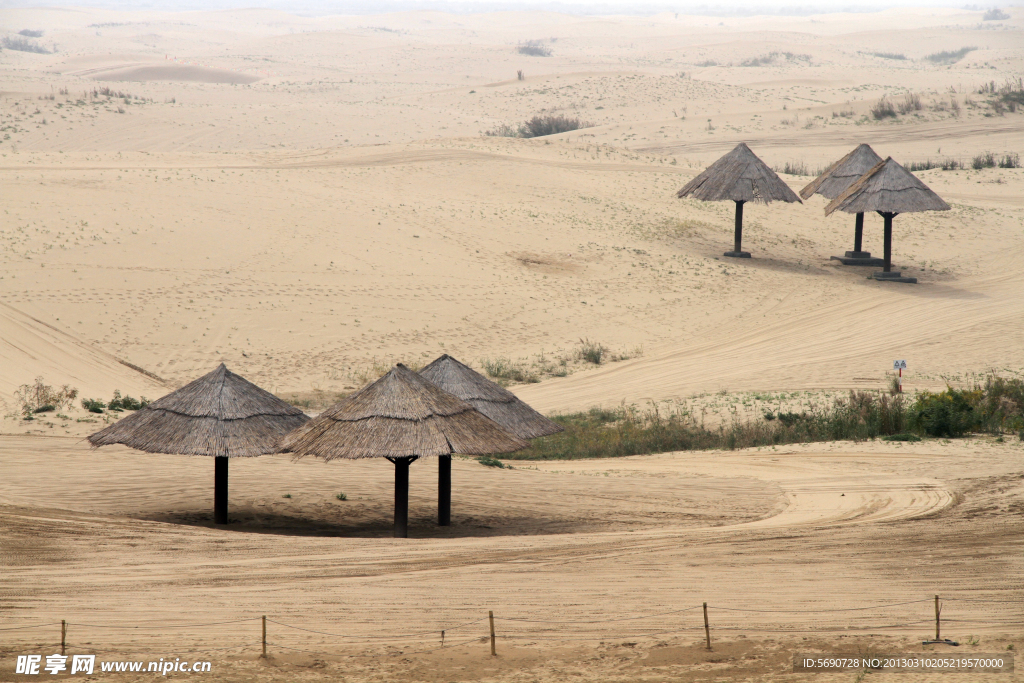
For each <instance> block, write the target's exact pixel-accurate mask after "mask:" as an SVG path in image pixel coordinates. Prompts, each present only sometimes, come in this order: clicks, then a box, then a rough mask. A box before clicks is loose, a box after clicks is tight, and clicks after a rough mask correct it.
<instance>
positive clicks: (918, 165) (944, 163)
mask: <svg viewBox="0 0 1024 683" xmlns="http://www.w3.org/2000/svg"><path fill="white" fill-rule="evenodd" d="M933 168H941V169H942V170H943V171H961V170H963V168H964V162H962V161H960V160H959V159H954V158H952V157H947V158H945V159H941V160H937V161H932V160H931V159H926V160H925V161H911V162H910V163H909V164H906V169H907V170H908V171H910V172H911V173H915V172H916V171H927V170H930V169H933Z"/></svg>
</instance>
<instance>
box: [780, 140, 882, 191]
mask: <svg viewBox="0 0 1024 683" xmlns="http://www.w3.org/2000/svg"><path fill="white" fill-rule="evenodd" d="M881 160H882V157H880V156H878V154H876V153H875V150H873V149H871V145H857V147H856V148H855V149H854V150H853V151H852V152H850V153H849V154H847V155H846V156H844V157H843V158H842V159H840V160H839V161H837V162H835V163H834V164H832V165H831V166H829V167H828V168H826V169H825V171H824V172H823V173H822V174H821V175H820V176H818V177H817V178H815V179H814V180H812V181H811V183H810V184H809V185H808V186H807V187H805V188H804V189H802V190H800V196H801V197H803V198H804V199H810V197H811V195H813V194H820V195H821V196H823V197H828V198H829V199H835V198H836V197H838V196H839V195H841V194H842V193H843V190H845V189H846V188H848V187H849V186H850V185H853V184H854V183H855V182H857V179H858V178H860V177H861V176H862V175H864V174H865V173H867V172H868V171H870V170H871V169H872V168H874V167H875V164H877V163H878V162H879V161H881Z"/></svg>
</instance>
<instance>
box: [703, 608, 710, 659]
mask: <svg viewBox="0 0 1024 683" xmlns="http://www.w3.org/2000/svg"><path fill="white" fill-rule="evenodd" d="M704 636H705V637H706V638H707V641H708V650H710V649H711V626H710V625H709V624H708V603H706V602H705V603H704Z"/></svg>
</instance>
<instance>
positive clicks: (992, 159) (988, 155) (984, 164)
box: [971, 152, 996, 171]
mask: <svg viewBox="0 0 1024 683" xmlns="http://www.w3.org/2000/svg"><path fill="white" fill-rule="evenodd" d="M995 166H996V155H995V154H993V153H992V152H982V153H981V154H979V155H977V156H976V157H974V158H973V159H971V168H973V169H974V170H976V171H977V170H980V169H983V168H995Z"/></svg>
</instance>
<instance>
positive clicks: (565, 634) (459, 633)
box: [0, 595, 1024, 657]
mask: <svg viewBox="0 0 1024 683" xmlns="http://www.w3.org/2000/svg"><path fill="white" fill-rule="evenodd" d="M947 602H948V603H964V605H965V606H966V605H967V604H970V603H986V604H998V605H1002V606H1004V607H1008V608H1011V609H1012V610H1014V611H1013V612H1012V613H1011V614H1012V615H1018V614H1020V615H1024V601H1009V600H983V599H973V598H947V599H943V600H940V598H939V596H938V595H936V596H934V598H929V599H924V600H908V601H905V602H894V603H887V604H881V605H868V606H865V607H846V608H836V609H793V610H783V609H751V608H743V607H724V606H717V605H709V604H708V603H703V604H701V605H695V606H693V607H685V608H682V609H676V610H670V611H664V612H656V613H652V614H636V615H629V616H617V617H613V618H609V619H564V620H554V619H531V618H527V617H520V616H502V615H500V614H497V615H496V614H495V613H494V612H493V611H490V612H488V614H487V616H486V617H481V618H479V619H473V620H471V621H466V622H460V623H457V624H454V625H451V626H446V627H444V628H443V629H433V630H421V631H415V632H411V633H386V634H345V633H336V632H333V631H324V630H319V629H315V628H307V627H306V626H298V625H295V624H289V623H286V622H283V621H278V620H276V619H271V618H268V617H267V616H265V615H264V616H259V617H249V618H242V619H230V620H224V621H213V622H204V623H196V624H155V625H123V624H95V623H80V622H69V621H67V620H61V621H60V622H47V623H38V624H27V625H22V626H6V627H0V631H3V632H10V631H30V630H35V629H53V630H54V631H56V630H57V628H59V629H60V631H59V633H60V640H59V642H60V651H61V654H62V655H63V654H64V653H65V651H66V650H67V649H68V648H69V647H74V648H75V649H76V650H78V651H84V652H92V653H120V652H128V651H130V652H131V653H133V654H149V653H164V652H166V649H162V650H140V649H138V645H139V644H138V643H135V644H133V645H131V646H126V647H125V648H122V649H107V648H110V647H111V645H107V647H106V648H102V649H101V648H98V647H94V646H93V644H92V641H91V640H90V641H85V640H84V638H86V637H88V636H87V635H86V634H88V633H89V631H91V630H93V629H101V630H102V629H106V630H113V631H123V632H138V631H140V630H142V631H145V632H146V633H153V635H154V636H158V635H159V634H157V633H154V632H155V631H163V630H167V629H192V630H193V631H194V630H195V629H199V628H204V627H210V626H223V625H226V624H253V626H254V627H258V628H259V629H260V631H259V632H260V633H261V637H260V639H259V640H256V641H253V640H252V634H250V635H246V632H245V629H239V630H238V636H239V637H240V638H239V639H240V640H242V639H244V641H245V642H242V643H240V644H235V645H222V644H221V642H222V641H221V637H223V636H224V635H226V634H225V632H224V631H223V630H218V641H217V642H216V643H214V644H216V645H217V646H216V647H205V646H203V647H198V648H192V649H186V650H179V649H177V648H174V651H175V653H176V654H177V653H181V654H184V653H190V654H191V653H206V652H210V653H212V652H225V651H228V650H240V651H247V650H258V651H259V652H260V657H267V656H268V653H269V652H272V651H288V652H303V653H307V654H315V655H320V656H344V657H388V656H407V655H411V654H422V653H429V652H437V651H439V650H442V649H446V648H456V647H462V646H465V645H470V644H472V643H487V642H489V643H490V650H491V654H492V655H496V654H497V641H498V640H499V639H500V640H502V641H503V642H517V641H518V642H539V641H575V642H582V641H602V642H603V641H607V640H610V639H614V640H633V639H640V638H651V637H658V636H667V635H679V634H685V633H689V632H703V634H702V635H704V636H705V644H706V647H707V649H708V650H711V649H712V637H711V636H712V631H714V632H718V633H741V632H742V633H766V634H767V633H770V634H806V633H821V634H834V633H843V634H849V633H855V632H875V633H878V632H885V631H892V630H897V629H906V628H911V627H922V626H923V625H925V624H928V625H931V624H934V626H935V639H934V640H928V641H925V643H926V644H928V643H935V644H948V645H955V644H956V643H955V642H953V641H951V640H942V639H941V630H942V626H943V625H947V626H948V625H953V626H959V625H978V626H989V627H996V626H998V627H1011V626H1013V627H1021V626H1024V619H1017V618H1014V616H1011V617H1010V618H1007V617H1006V616H1000V617H996V618H992V619H978V618H971V615H964V618H953V619H950V618H943V617H942V609H943V607H944V606H945V604H946V603H947ZM924 603H928V604H929V605H934V614H933V615H929V616H928V617H927V618H916V619H915V618H913V617H914V616H917V617H921V616H922V615H921V612H920V611H916V610H915V612H916V613H915V614H905V615H904V618H903V619H900V620H895V619H894V621H895V623H870V624H856V625H851V624H849V623H846V624H843V623H827V622H828V621H835V620H827V619H824V620H822V621H823V622H824V623H821V624H820V625H819V626H817V627H816V628H812V629H808V628H806V627H805V626H803V625H800V624H793V625H787V624H777V623H775V624H773V623H748V622H746V621H745V619H744V623H742V624H735V623H731V622H730V620H729V619H728V617H729V615H745V614H754V615H758V614H777V615H809V614H815V615H823V616H824V615H828V614H840V615H842V614H849V613H851V612H871V611H878V610H889V609H892V608H895V607H907V606H909V605H923V604H924ZM903 611H904V612H906V611H907V610H903ZM930 611H931V610H929V612H930ZM692 612H700V614H699V615H695V617H694V618H693V619H692V621H691V620H690V613H692ZM716 616H717V617H718V618H717V619H716V618H715V617H716ZM879 616H881V617H882V618H883V619H884V615H879ZM665 617H681V619H680V620H678V621H676V623H674V624H673V625H670V626H669V625H666V624H664V623H661V624H652V625H651V626H650V627H644V626H643V625H641V624H639V623H637V624H633V625H631V628H630V629H629V631H630V632H628V633H621V632H614V633H609V632H603V633H597V632H594V629H592V628H591V629H588V628H587V627H595V626H599V625H602V624H621V623H623V622H642V621H644V620H654V619H664V618H665ZM699 617H703V618H702V619H700V618H699ZM723 617H726V618H725V619H724V622H723V619H722V618H723ZM734 618H735V617H734ZM880 621H881V620H880ZM484 622H487V626H485V627H481V625H482V624H484ZM701 622H703V623H701ZM716 622H718V623H716ZM268 625H270V630H271V632H272V634H274V639H273V640H268V635H267V634H268ZM666 626H667V627H666ZM579 627H582V628H579ZM477 629H479V631H478V632H479V635H476V636H473V637H468V638H467V636H469V634H470V632H472V631H473V630H477ZM253 630H254V631H255V630H256V628H254V629H253ZM69 632H70V633H72V634H73V635H75V636H76V637H78V636H79V635H80V636H81V639H80V640H76V641H75V642H74V643H71V642H69V640H68V633H69ZM101 632H102V631H101ZM290 633H297V634H306V633H308V634H314V635H318V636H325V637H327V638H329V639H332V640H335V641H342V643H343V644H345V645H364V646H371V647H377V648H381V647H383V648H385V650H386V651H384V652H377V653H370V654H365V653H360V654H352V653H343V652H342V653H339V652H325V651H323V650H320V649H312V648H314V647H316V644H314V645H308V644H306V643H302V642H299V643H287V642H284V641H285V640H286V639H287V636H288V634H290ZM453 634H454V638H453V637H452V636H453ZM12 635H13V634H12ZM192 635H193V636H195V635H196V634H192ZM453 640H454V641H455V642H451V641H453ZM51 642H52V641H51ZM55 644H56V643H55ZM146 645H148V644H146ZM154 645H155V643H154ZM300 646H302V647H300ZM410 648H417V649H410Z"/></svg>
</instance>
